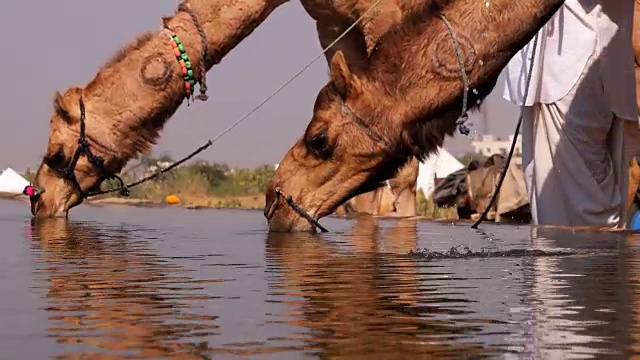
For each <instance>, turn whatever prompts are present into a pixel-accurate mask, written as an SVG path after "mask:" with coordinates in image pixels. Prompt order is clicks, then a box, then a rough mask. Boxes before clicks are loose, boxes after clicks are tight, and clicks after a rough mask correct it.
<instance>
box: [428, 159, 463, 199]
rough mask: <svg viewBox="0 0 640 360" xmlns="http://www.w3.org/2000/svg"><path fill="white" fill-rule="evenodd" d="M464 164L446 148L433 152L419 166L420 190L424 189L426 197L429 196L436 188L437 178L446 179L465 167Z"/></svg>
mask: <svg viewBox="0 0 640 360" xmlns="http://www.w3.org/2000/svg"><path fill="white" fill-rule="evenodd" d="M463 168H464V165H463V164H462V163H461V162H460V161H458V159H456V158H455V157H454V156H453V155H451V153H449V152H448V151H447V150H446V149H445V148H439V149H438V152H437V153H435V154H431V155H430V156H429V157H428V158H426V159H425V160H424V161H423V162H421V163H420V165H419V168H418V184H417V188H418V190H422V193H423V194H424V197H425V198H427V199H428V198H429V196H431V193H432V192H433V190H434V189H435V180H436V179H444V178H446V177H447V176H449V175H450V174H451V173H454V172H456V171H458V170H460V169H463Z"/></svg>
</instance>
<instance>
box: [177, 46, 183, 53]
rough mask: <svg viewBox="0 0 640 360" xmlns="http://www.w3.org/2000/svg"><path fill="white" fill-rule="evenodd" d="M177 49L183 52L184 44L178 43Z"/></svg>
mask: <svg viewBox="0 0 640 360" xmlns="http://www.w3.org/2000/svg"><path fill="white" fill-rule="evenodd" d="M178 50H180V52H184V45H182V44H178Z"/></svg>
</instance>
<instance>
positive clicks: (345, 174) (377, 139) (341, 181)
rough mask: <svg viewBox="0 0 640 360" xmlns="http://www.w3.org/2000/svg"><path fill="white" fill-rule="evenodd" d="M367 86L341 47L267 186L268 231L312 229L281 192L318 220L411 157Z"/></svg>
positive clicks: (389, 175) (369, 188) (380, 183)
mask: <svg viewBox="0 0 640 360" xmlns="http://www.w3.org/2000/svg"><path fill="white" fill-rule="evenodd" d="M368 86H373V82H371V83H369V82H368V81H367V80H366V79H365V77H363V76H360V75H357V74H355V73H352V72H351V71H350V69H349V67H348V65H347V62H346V61H345V57H344V55H343V53H342V52H341V51H337V52H336V53H335V55H334V56H333V58H332V60H331V63H330V81H329V82H328V84H327V85H325V86H324V87H323V88H322V90H321V91H320V93H319V94H318V97H317V99H316V102H315V105H314V110H313V118H312V120H311V122H310V123H309V125H308V126H307V128H306V130H305V132H304V135H303V137H302V138H301V139H299V140H298V141H297V142H296V143H295V144H294V145H293V146H292V147H291V149H289V151H288V152H287V153H286V154H285V156H284V158H283V160H282V161H281V162H280V164H279V166H278V169H277V170H276V173H275V175H274V177H273V178H272V179H271V182H270V183H269V185H268V188H267V193H266V203H265V209H264V214H265V217H266V218H267V220H268V222H269V228H270V230H272V231H313V229H314V227H313V226H312V225H311V224H310V222H309V221H308V220H306V219H305V218H304V217H302V216H300V214H299V212H297V211H296V210H294V208H293V207H292V206H291V205H289V203H288V202H287V201H286V200H285V198H283V196H291V199H292V200H293V202H294V203H295V204H296V205H298V207H299V208H301V209H302V210H304V211H305V212H306V213H307V214H308V215H310V216H312V217H313V218H315V219H319V218H322V217H324V216H327V215H329V214H331V213H333V212H334V211H335V210H336V209H337V208H338V207H339V206H340V205H342V204H343V203H345V202H346V201H347V200H349V199H350V198H352V197H354V196H357V195H359V194H362V193H366V192H368V191H372V190H374V189H376V188H378V187H379V186H383V182H384V181H385V180H388V179H390V178H392V177H393V176H394V175H395V173H396V172H397V170H398V169H399V168H400V167H401V166H403V165H404V164H405V163H407V161H409V160H410V158H411V155H412V154H411V152H410V151H407V150H406V149H403V148H401V147H400V146H397V145H396V141H393V140H392V139H397V138H398V137H399V136H400V132H399V129H398V127H394V126H392V125H391V124H393V119H382V118H376V117H375V116H374V115H372V114H375V106H376V103H377V102H379V101H384V99H379V98H372V97H371V95H370V94H371V93H375V91H368V90H366V89H365V88H366V87H368ZM356 114H358V115H356ZM364 114H367V116H366V117H360V115H364ZM390 125H391V126H390ZM397 142H399V141H397ZM277 190H279V191H280V193H281V194H282V195H283V196H280V195H278V191H277Z"/></svg>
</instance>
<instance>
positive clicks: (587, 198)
mask: <svg viewBox="0 0 640 360" xmlns="http://www.w3.org/2000/svg"><path fill="white" fill-rule="evenodd" d="M633 6H634V2H633V0H615V1H612V0H589V1H587V0H567V1H566V2H565V4H564V5H563V6H562V7H561V8H560V10H559V11H558V13H556V14H555V15H554V16H553V18H552V19H551V20H550V21H549V22H548V23H547V24H546V25H545V26H544V27H543V28H542V29H541V31H540V32H539V33H538V35H537V36H538V45H537V48H536V53H535V57H534V68H533V71H532V77H531V83H530V87H529V94H528V96H527V99H526V103H525V105H526V106H527V107H530V108H529V109H527V111H526V112H525V115H526V116H525V118H524V119H523V122H524V124H523V167H524V171H525V182H526V183H527V190H528V192H529V199H530V202H531V211H532V215H533V219H534V223H536V224H557V225H595V226H617V225H621V224H622V223H623V222H624V221H620V218H624V216H625V215H626V214H625V213H624V209H623V206H622V204H624V203H625V202H626V181H627V179H626V178H627V169H626V163H625V161H624V159H623V158H622V157H623V156H622V153H623V136H622V135H623V132H622V129H623V126H622V123H621V121H622V120H620V119H628V120H632V121H636V122H637V121H638V116H637V106H636V101H635V91H636V88H635V78H634V59H633V51H632V47H631V34H632V32H631V29H632V24H633ZM532 45H533V41H532V42H530V43H529V44H528V45H527V46H526V47H525V48H524V49H523V50H522V51H520V52H519V53H518V54H516V56H514V58H513V59H511V61H510V62H509V64H508V65H507V68H506V75H507V80H506V84H505V92H504V98H505V99H506V100H508V101H511V102H512V103H514V104H517V105H522V102H523V97H524V89H525V85H526V78H527V73H528V69H529V65H530V61H531V55H532Z"/></svg>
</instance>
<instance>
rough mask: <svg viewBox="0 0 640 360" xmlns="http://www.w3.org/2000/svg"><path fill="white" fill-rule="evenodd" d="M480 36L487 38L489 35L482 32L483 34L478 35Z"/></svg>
mask: <svg viewBox="0 0 640 360" xmlns="http://www.w3.org/2000/svg"><path fill="white" fill-rule="evenodd" d="M480 36H482V37H487V36H489V34H488V33H487V32H486V31H483V32H481V33H480Z"/></svg>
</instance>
